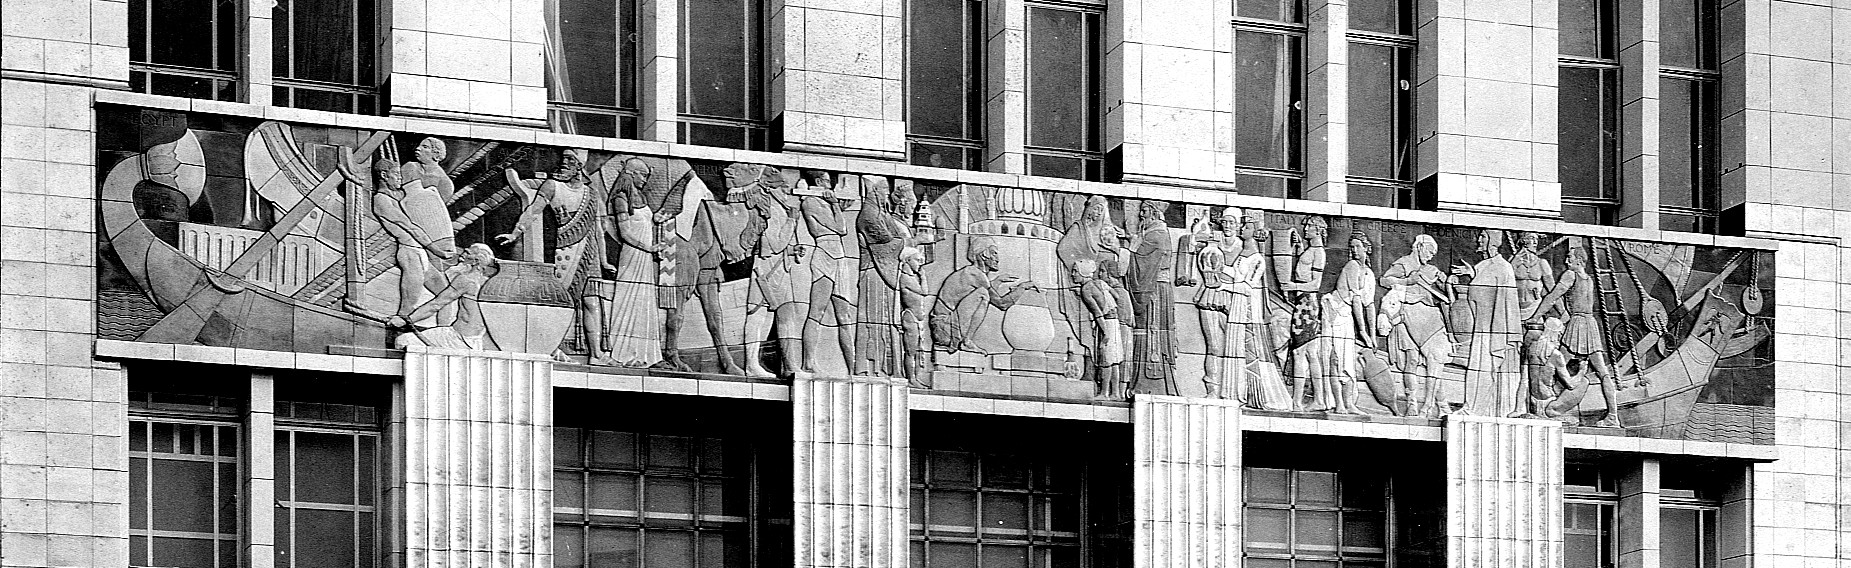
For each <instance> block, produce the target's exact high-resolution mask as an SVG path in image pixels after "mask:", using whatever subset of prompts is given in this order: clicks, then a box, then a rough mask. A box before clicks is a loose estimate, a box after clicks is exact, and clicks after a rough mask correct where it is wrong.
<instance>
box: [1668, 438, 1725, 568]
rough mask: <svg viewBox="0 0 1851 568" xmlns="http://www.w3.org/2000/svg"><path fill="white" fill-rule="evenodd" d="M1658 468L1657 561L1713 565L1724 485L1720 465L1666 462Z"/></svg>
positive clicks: (1675, 566)
mask: <svg viewBox="0 0 1851 568" xmlns="http://www.w3.org/2000/svg"><path fill="white" fill-rule="evenodd" d="M1660 471H1661V474H1660V475H1661V476H1662V478H1661V481H1660V487H1659V489H1658V565H1659V566H1661V567H1662V568H1715V567H1716V564H1717V557H1718V554H1717V545H1718V544H1719V543H1718V539H1717V525H1716V516H1717V514H1718V512H1720V511H1721V510H1722V494H1723V486H1724V483H1722V482H1723V481H1724V480H1723V479H1720V477H1721V475H1720V472H1721V468H1716V469H1711V468H1707V467H1695V466H1692V465H1690V464H1685V463H1679V462H1666V464H1665V466H1664V467H1663V468H1662V469H1661V470H1660ZM1731 530H1739V528H1738V529H1731Z"/></svg>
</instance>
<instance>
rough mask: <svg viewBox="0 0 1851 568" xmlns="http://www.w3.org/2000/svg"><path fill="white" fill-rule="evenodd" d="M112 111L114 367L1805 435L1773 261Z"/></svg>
mask: <svg viewBox="0 0 1851 568" xmlns="http://www.w3.org/2000/svg"><path fill="white" fill-rule="evenodd" d="M99 116H100V117H101V124H102V129H103V130H104V132H103V134H102V135H100V136H99V149H98V154H99V156H98V157H99V164H101V165H102V171H103V175H102V179H101V181H100V185H99V188H98V193H99V197H100V211H99V213H100V218H101V219H102V221H103V226H104V227H105V228H106V230H105V231H104V233H103V234H102V235H101V238H100V242H99V243H98V246H99V248H100V250H101V252H102V254H101V259H102V260H101V261H100V268H99V275H98V278H99V307H98V316H97V317H98V329H99V334H100V335H101V336H103V337H106V338H111V339H119V340H132V341H144V342H160V343H174V344H197V345H212V346H222V347H237V348H246V349H265V350H279V351H295V352H306V353H327V352H329V351H330V350H335V351H341V350H348V351H352V350H374V351H378V350H388V349H394V348H402V347H405V346H409V345H434V346H443V347H452V348H466V349H480V350H502V351H518V352H526V353H535V354H543V355H550V356H552V357H554V358H556V359H557V360H559V361H562V362H565V363H568V364H578V365H586V366H588V367H590V368H592V369H594V370H604V371H606V372H615V373H624V372H648V373H694V374H718V375H733V376H741V377H752V378H757V379H760V380H780V379H782V378H789V377H793V376H807V375H828V376H846V375H861V376H880V377H889V378H892V379H893V380H904V381H907V382H908V383H910V384H912V385H913V386H914V387H917V388H922V389H937V390H942V391H949V392H970V393H982V394H986V395H1005V396H1014V397H1025V398H1035V399H1053V400H1080V401H1111V400H1123V399H1125V398H1127V397H1129V396H1133V395H1135V394H1136V393H1156V394H1171V395H1180V396H1195V397H1217V398H1225V399H1232V400H1237V401H1240V402H1241V403H1242V404H1244V405H1246V406H1247V407H1249V408H1250V409H1253V410H1255V411H1261V412H1266V411H1274V412H1290V413H1316V414H1317V415H1328V416H1341V415H1354V416H1360V417H1364V418H1362V419H1383V418H1379V417H1405V418H1412V419H1418V418H1435V417H1438V416H1441V415H1444V414H1448V413H1467V414H1473V415H1489V416H1522V417H1534V418H1545V419H1554V420H1561V421H1563V422H1565V423H1567V424H1569V425H1577V426H1584V427H1587V428H1590V431H1593V432H1607V433H1614V434H1621V433H1625V434H1630V435H1637V436H1652V437H1665V438H1680V439H1693V440H1716V441H1731V442H1752V443H1771V441H1772V415H1773V413H1772V405H1773V394H1772V392H1773V368H1772V360H1773V347H1772V342H1771V341H1770V340H1769V338H1770V337H1771V335H1772V330H1773V325H1774V318H1773V315H1774V314H1773V312H1774V309H1773V305H1774V302H1773V299H1772V295H1773V270H1772V262H1773V256H1772V253H1770V252H1767V251H1755V250H1742V249H1730V248H1720V247H1702V246H1691V245H1675V244H1665V243H1648V242H1634V241H1623V240H1616V239H1607V238H1601V237H1584V236H1575V235H1562V234H1547V233H1514V232H1506V231H1500V230H1491V229H1475V228H1469V227H1457V226H1442V225H1429V224H1418V223H1402V222H1394V221H1380V220H1371V219H1351V218H1342V217H1330V216H1319V215H1305V214H1296V213H1287V212H1277V211H1262V210H1257V209H1246V210H1243V209H1238V208H1231V207H1219V206H1205V205H1197V204H1190V203H1169V202H1161V201H1154V200H1137V199H1126V198H1116V197H1112V198H1108V197H1100V196H1088V195H1081V194H1070V193H1062V192H1054V191H1043V190H1034V189H1025V188H1019V187H991V186H980V185H970V184H957V183H951V182H940V181H931V180H910V179H902V178H894V177H890V176H875V175H862V174H856V173H851V172H832V171H819V170H804V169H796V168H780V167H776V166H772V165H764V164H750V163H725V162H712V161H702V160H684V159H676V158H670V157H662V156H647V155H626V154H613V153H608V152H603V151H591V150H585V149H576V148H557V147H549V146H540V145H533V144H520V143H510V142H491V141H480V140H469V139H455V138H440V137H428V136H422V135H418V134H414V133H403V132H384V131H368V130H355V129H345V128H333V127H324V126H315V125H295V124H286V123H280V122H273V121H262V120H257V119H239V118H227V117H220V116H213V115H203V114H187V113H178V112H169V111H158V110H149V109H135V108H127V107H116V106H108V105H105V106H102V107H100V108H99Z"/></svg>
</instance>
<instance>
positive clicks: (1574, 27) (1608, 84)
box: [1556, 0, 1620, 225]
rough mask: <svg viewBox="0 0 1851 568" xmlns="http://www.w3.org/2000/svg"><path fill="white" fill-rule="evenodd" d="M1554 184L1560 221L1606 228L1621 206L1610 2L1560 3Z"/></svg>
mask: <svg viewBox="0 0 1851 568" xmlns="http://www.w3.org/2000/svg"><path fill="white" fill-rule="evenodd" d="M1560 9H1561V26H1562V27H1561V35H1560V39H1559V40H1558V43H1559V51H1560V53H1561V59H1560V62H1559V65H1560V67H1559V70H1558V75H1557V84H1558V85H1559V88H1558V89H1557V91H1556V92H1557V104H1556V109H1557V110H1556V112H1557V116H1556V140H1557V142H1558V143H1559V144H1560V146H1559V151H1558V154H1557V157H1556V164H1557V174H1556V176H1557V180H1559V181H1560V182H1561V183H1562V218H1563V219H1564V220H1566V221H1568V222H1571V223H1593V224H1601V225H1611V224H1613V220H1614V217H1615V214H1616V211H1617V210H1618V209H1619V205H1620V193H1619V154H1620V138H1619V129H1620V97H1619V93H1620V88H1619V84H1620V62H1619V59H1618V55H1617V51H1618V47H1617V45H1616V44H1617V41H1616V38H1617V36H1616V35H1615V33H1614V32H1615V25H1614V17H1615V15H1614V0H1562V3H1561V5H1560Z"/></svg>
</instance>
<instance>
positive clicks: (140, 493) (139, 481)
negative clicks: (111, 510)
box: [129, 428, 148, 529]
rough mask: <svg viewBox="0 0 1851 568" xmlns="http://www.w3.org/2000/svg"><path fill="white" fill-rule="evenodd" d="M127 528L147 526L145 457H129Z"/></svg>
mask: <svg viewBox="0 0 1851 568" xmlns="http://www.w3.org/2000/svg"><path fill="white" fill-rule="evenodd" d="M137 430H139V428H137ZM129 528H131V529H145V528H148V459H147V458H130V459H129Z"/></svg>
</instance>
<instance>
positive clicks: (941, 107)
mask: <svg viewBox="0 0 1851 568" xmlns="http://www.w3.org/2000/svg"><path fill="white" fill-rule="evenodd" d="M983 14H984V8H983V2H982V0H912V1H911V2H908V3H907V22H908V23H907V25H908V26H909V27H908V30H907V34H906V36H907V65H908V67H907V71H906V73H907V75H906V138H907V146H908V150H907V152H908V153H909V154H911V160H912V163H914V164H919V165H922V166H936V167H941V168H958V169H969V170H974V169H980V168H981V167H982V166H983V145H984V140H983V139H984V132H983V85H984V83H983V82H984V77H983V63H982V62H983V49H982V46H983V35H984V34H983V31H984V17H983Z"/></svg>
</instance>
